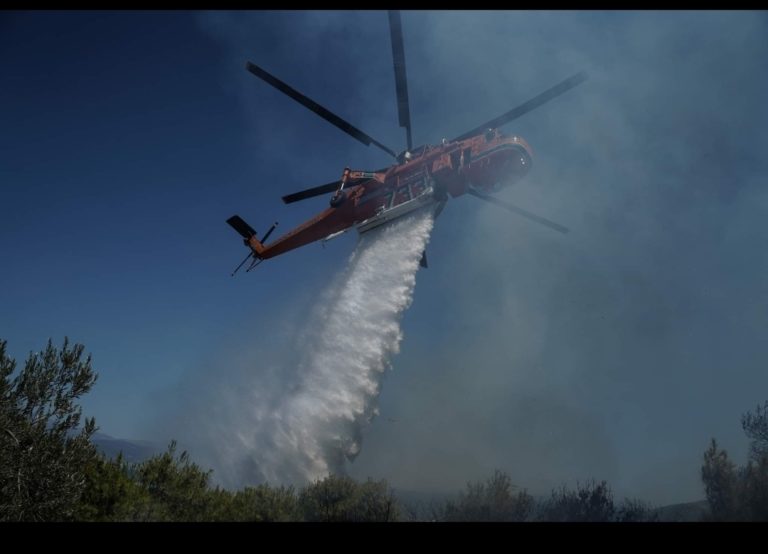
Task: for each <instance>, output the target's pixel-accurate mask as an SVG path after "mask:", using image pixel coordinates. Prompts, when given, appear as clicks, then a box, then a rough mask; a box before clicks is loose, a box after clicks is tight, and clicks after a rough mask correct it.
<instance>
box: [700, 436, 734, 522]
mask: <svg viewBox="0 0 768 554" xmlns="http://www.w3.org/2000/svg"><path fill="white" fill-rule="evenodd" d="M701 480H702V481H703V482H704V491H705V493H706V495H707V502H708V503H709V511H710V516H711V518H712V519H714V520H716V521H728V520H730V519H733V518H735V517H737V512H738V507H737V504H738V502H737V496H738V488H739V487H738V474H737V472H736V466H735V465H734V464H733V462H731V460H730V459H728V453H727V452H726V451H725V450H720V449H719V448H718V447H717V442H716V441H715V439H712V443H711V444H710V446H709V448H708V449H707V451H706V452H705V453H704V465H703V466H702V467H701Z"/></svg>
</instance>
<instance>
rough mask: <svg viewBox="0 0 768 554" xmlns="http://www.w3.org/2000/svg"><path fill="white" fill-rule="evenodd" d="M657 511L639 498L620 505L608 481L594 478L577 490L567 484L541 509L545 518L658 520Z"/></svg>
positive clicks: (562, 519) (557, 519)
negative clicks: (599, 480) (617, 504)
mask: <svg viewBox="0 0 768 554" xmlns="http://www.w3.org/2000/svg"><path fill="white" fill-rule="evenodd" d="M657 518H658V516H657V513H656V510H654V509H653V508H651V507H650V506H649V505H648V504H646V503H645V502H642V501H640V500H637V499H625V500H624V502H622V504H621V505H620V506H619V507H618V508H617V507H616V505H615V503H614V501H613V491H612V490H611V487H610V486H609V485H608V483H607V482H605V481H601V482H600V483H597V482H595V481H594V480H591V481H588V482H587V483H586V484H584V485H577V486H576V490H575V491H573V490H569V489H567V488H566V487H565V486H563V487H561V488H560V489H556V490H553V491H552V496H551V497H550V498H549V500H547V501H545V502H544V503H543V504H542V506H541V508H540V510H539V519H541V520H543V521H622V522H628V521H655V520H657Z"/></svg>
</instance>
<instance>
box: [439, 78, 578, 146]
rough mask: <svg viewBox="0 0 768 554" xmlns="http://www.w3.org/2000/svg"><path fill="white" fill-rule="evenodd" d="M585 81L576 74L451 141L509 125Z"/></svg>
mask: <svg viewBox="0 0 768 554" xmlns="http://www.w3.org/2000/svg"><path fill="white" fill-rule="evenodd" d="M586 80H587V74H586V73H585V72H583V71H582V72H580V73H577V74H576V75H573V76H571V77H568V78H567V79H566V80H565V81H563V82H561V83H559V84H557V85H555V86H553V87H552V88H550V89H547V90H545V91H544V92H542V93H541V94H539V95H538V96H534V97H533V98H531V99H530V100H528V102H526V103H525V104H521V105H519V106H518V107H516V108H514V109H512V110H509V111H508V112H507V113H505V114H502V115H500V116H499V117H497V118H496V119H491V120H490V121H486V122H485V123H483V124H482V125H478V126H477V127H475V128H474V129H472V130H471V131H467V132H466V133H464V134H463V135H459V136H458V137H456V138H455V139H453V140H455V141H456V140H464V139H466V138H469V137H471V136H474V135H477V134H479V133H481V132H482V131H485V130H486V129H495V128H497V127H501V126H502V125H504V124H505V123H509V122H510V121H512V120H514V119H517V118H518V117H520V116H522V115H525V114H527V113H528V112H530V111H531V110H535V109H536V108H538V107H539V106H541V105H542V104H546V103H547V102H549V101H550V100H552V99H553V98H557V97H558V96H560V95H561V94H563V93H564V92H567V91H569V90H571V89H572V88H573V87H575V86H577V85H580V84H581V83H583V82H584V81H586Z"/></svg>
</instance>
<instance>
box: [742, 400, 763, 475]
mask: <svg viewBox="0 0 768 554" xmlns="http://www.w3.org/2000/svg"><path fill="white" fill-rule="evenodd" d="M741 427H742V429H744V433H745V434H746V435H747V437H749V439H750V441H751V443H750V456H751V458H752V459H753V460H754V461H756V462H759V460H760V458H762V457H764V456H768V401H766V402H765V403H764V404H763V405H762V406H760V405H758V406H757V408H756V409H755V412H754V413H752V412H747V413H745V414H744V415H742V416H741Z"/></svg>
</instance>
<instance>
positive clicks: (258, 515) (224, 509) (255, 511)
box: [213, 485, 299, 521]
mask: <svg viewBox="0 0 768 554" xmlns="http://www.w3.org/2000/svg"><path fill="white" fill-rule="evenodd" d="M215 494H218V495H220V496H221V498H222V503H221V510H220V511H219V512H217V513H215V514H214V518H213V519H214V520H219V521H296V520H298V519H299V508H298V498H297V496H296V492H295V491H294V489H293V487H283V486H281V487H270V486H269V485H258V486H256V487H245V488H244V489H243V490H241V491H237V492H235V493H231V492H229V491H224V490H218V489H217V490H216V492H215Z"/></svg>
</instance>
